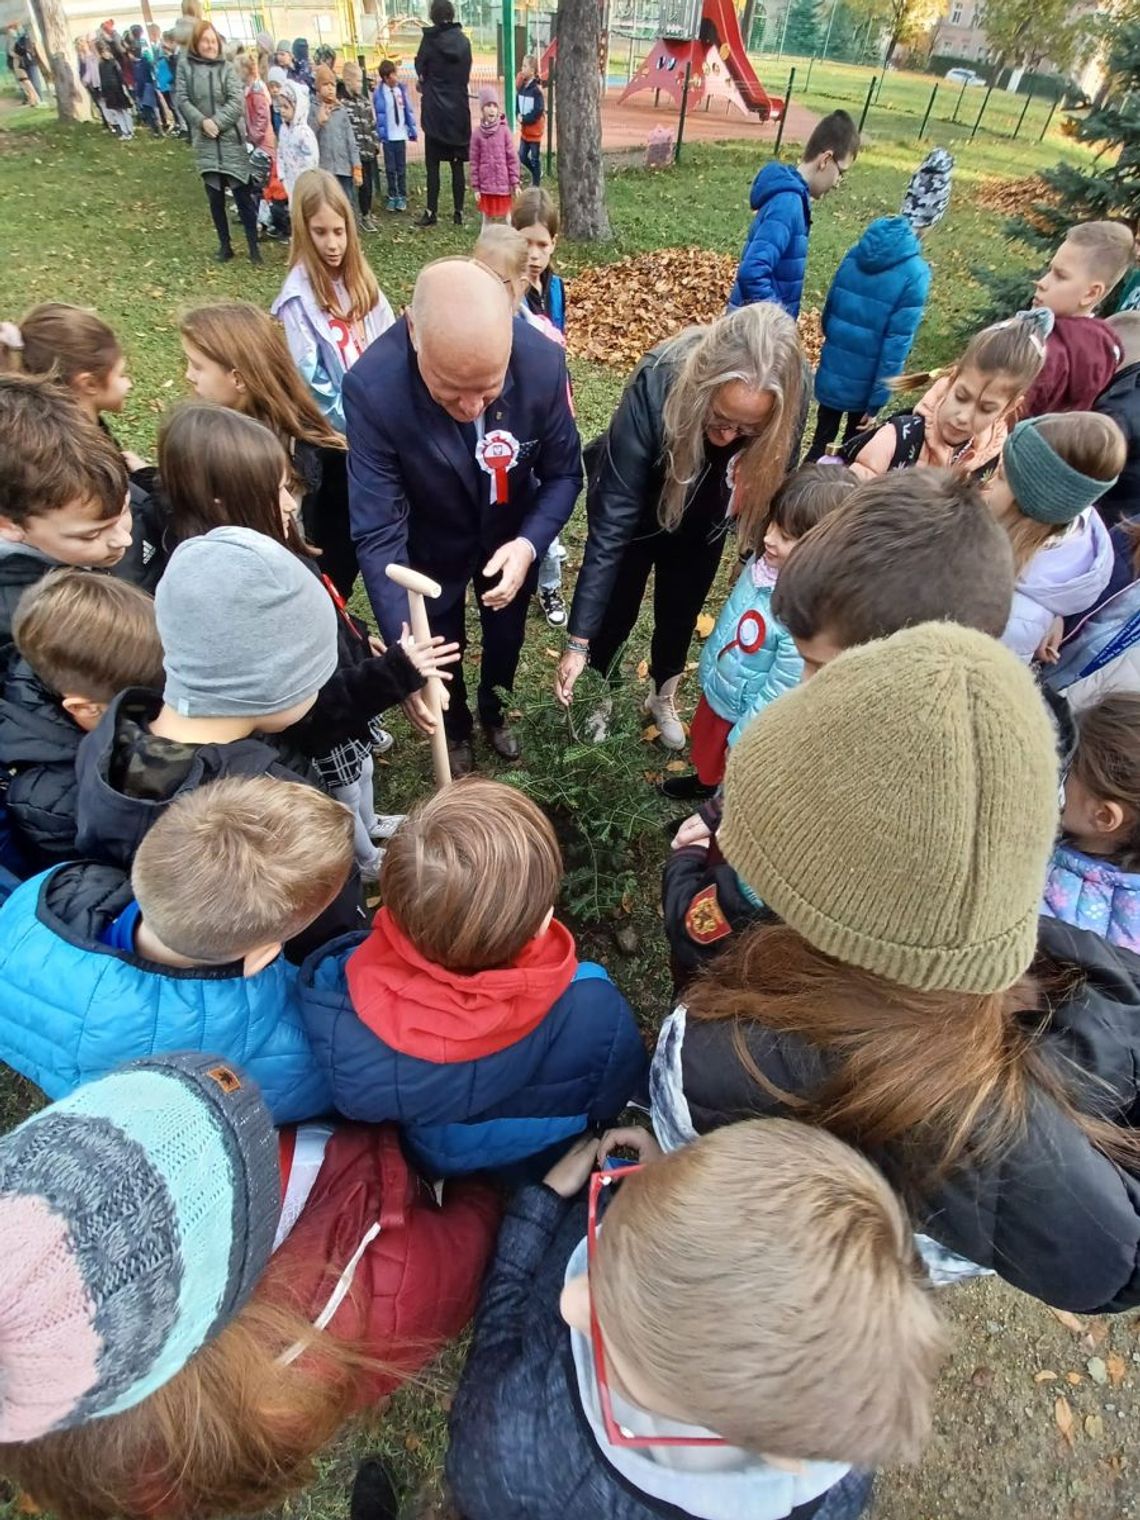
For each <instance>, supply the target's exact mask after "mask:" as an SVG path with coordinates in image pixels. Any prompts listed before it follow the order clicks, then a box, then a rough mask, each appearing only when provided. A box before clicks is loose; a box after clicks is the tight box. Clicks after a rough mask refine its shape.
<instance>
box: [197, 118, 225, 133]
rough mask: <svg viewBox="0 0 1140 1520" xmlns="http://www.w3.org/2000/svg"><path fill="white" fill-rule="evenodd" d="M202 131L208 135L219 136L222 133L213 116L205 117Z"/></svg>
mask: <svg viewBox="0 0 1140 1520" xmlns="http://www.w3.org/2000/svg"><path fill="white" fill-rule="evenodd" d="M202 131H203V132H205V134H206V136H207V137H219V136H220V135H221V133H220V130H219V127H218V124H217V122H216V121H215V120H214V118H213V117H212V116H206V117H203V119H202Z"/></svg>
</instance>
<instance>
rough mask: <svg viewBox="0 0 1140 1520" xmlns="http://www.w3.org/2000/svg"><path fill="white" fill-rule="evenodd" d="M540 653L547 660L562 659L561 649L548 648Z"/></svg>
mask: <svg viewBox="0 0 1140 1520" xmlns="http://www.w3.org/2000/svg"><path fill="white" fill-rule="evenodd" d="M542 652H543V654H544V655H545V656H546V658H547V659H548V660H560V659H561V658H562V651H561V649H551V648H549V647H548V648H546V649H544V650H543V651H542Z"/></svg>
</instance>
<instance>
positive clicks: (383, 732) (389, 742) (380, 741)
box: [372, 728, 396, 755]
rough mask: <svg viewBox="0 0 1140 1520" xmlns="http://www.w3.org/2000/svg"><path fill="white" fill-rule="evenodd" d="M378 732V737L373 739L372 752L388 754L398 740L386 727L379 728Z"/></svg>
mask: <svg viewBox="0 0 1140 1520" xmlns="http://www.w3.org/2000/svg"><path fill="white" fill-rule="evenodd" d="M376 734H377V737H376V738H374V739H373V740H372V753H373V754H374V755H386V754H387V753H388V751H389V750H390V749H391V748H392V746H393V744H395V742H396V741H395V739H393V737H392V735H391V734H390V733H389V732H388V730H387V729H386V728H378V729H377V730H376Z"/></svg>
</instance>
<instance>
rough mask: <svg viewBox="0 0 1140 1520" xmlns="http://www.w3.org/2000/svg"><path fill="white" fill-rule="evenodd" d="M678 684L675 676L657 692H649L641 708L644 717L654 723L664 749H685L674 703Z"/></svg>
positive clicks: (683, 734) (682, 730)
mask: <svg viewBox="0 0 1140 1520" xmlns="http://www.w3.org/2000/svg"><path fill="white" fill-rule="evenodd" d="M678 684H679V677H677V676H674V677H673V679H672V680H670V681H666V682H665V684H664V686H662V687H661V689H660V690H659V691H656V692H651V693H650V695H649V696H648V697H646V699H645V706H644V708H643V711H644V712H645V715H646V717H648V718H651V719H652V721H653V722H654V723H656V725H657V728H658V731H659V733H660V735H661V743H662V744H663V745H664V747H665V748H666V749H684V747H685V729H684V726H683V724H682V723H681V718H680V714H679V713H678V712H677V707H676V703H675V701H674V698H675V697H676V694H677V686H678Z"/></svg>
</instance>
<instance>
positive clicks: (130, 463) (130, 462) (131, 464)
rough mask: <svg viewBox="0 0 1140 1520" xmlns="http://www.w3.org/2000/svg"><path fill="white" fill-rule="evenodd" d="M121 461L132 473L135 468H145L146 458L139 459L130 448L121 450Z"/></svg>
mask: <svg viewBox="0 0 1140 1520" xmlns="http://www.w3.org/2000/svg"><path fill="white" fill-rule="evenodd" d="M123 463H124V464H125V465H126V467H127V469H128V470H129V471H130V473H131V474H132V475H133V474H134V473H135V471H136V470H145V469H146V460H145V459H140V458H139V456H138V455H137V454H132V453H131V451H130V449H124V450H123Z"/></svg>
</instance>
